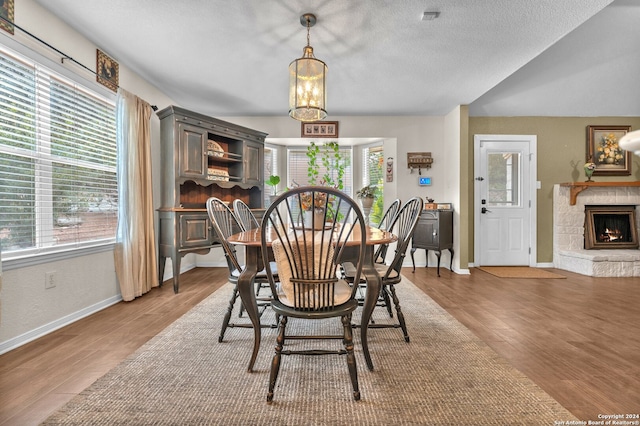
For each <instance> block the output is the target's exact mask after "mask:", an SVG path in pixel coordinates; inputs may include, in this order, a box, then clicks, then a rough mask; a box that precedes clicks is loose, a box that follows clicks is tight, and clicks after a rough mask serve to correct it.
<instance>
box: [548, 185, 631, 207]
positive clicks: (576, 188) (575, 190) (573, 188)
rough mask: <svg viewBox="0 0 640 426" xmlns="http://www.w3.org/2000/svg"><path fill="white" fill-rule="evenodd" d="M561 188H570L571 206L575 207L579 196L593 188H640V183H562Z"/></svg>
mask: <svg viewBox="0 0 640 426" xmlns="http://www.w3.org/2000/svg"><path fill="white" fill-rule="evenodd" d="M560 186H566V187H569V194H570V198H569V205H571V206H575V205H576V199H577V198H578V194H579V193H581V192H582V191H584V190H585V189H587V188H593V187H603V186H607V187H613V186H640V181H627V182H567V183H561V184H560Z"/></svg>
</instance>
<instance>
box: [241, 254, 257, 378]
mask: <svg viewBox="0 0 640 426" xmlns="http://www.w3.org/2000/svg"><path fill="white" fill-rule="evenodd" d="M245 255H246V259H245V262H246V265H245V268H244V270H243V271H242V273H241V274H240V276H239V277H238V293H239V294H240V299H241V300H242V304H243V305H244V308H245V310H246V311H247V315H249V318H250V319H251V324H253V353H252V354H251V360H250V361H249V368H248V371H249V372H251V371H253V365H254V364H255V362H256V358H257V357H258V350H259V349H260V338H261V331H262V330H261V328H260V314H259V312H258V303H257V302H256V295H255V292H254V291H253V287H254V285H253V284H254V281H255V277H256V274H257V273H258V270H259V268H261V266H260V265H261V264H262V255H261V254H260V248H259V247H253V246H246V251H245Z"/></svg>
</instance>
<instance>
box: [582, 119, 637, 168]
mask: <svg viewBox="0 0 640 426" xmlns="http://www.w3.org/2000/svg"><path fill="white" fill-rule="evenodd" d="M630 130H631V126H587V162H588V161H592V162H593V163H594V164H595V165H596V168H595V170H594V171H593V174H594V175H600V176H629V175H630V174H631V152H629V151H625V150H624V149H622V148H620V145H618V141H619V140H620V138H622V137H623V136H624V135H625V134H627V132H629V131H630Z"/></svg>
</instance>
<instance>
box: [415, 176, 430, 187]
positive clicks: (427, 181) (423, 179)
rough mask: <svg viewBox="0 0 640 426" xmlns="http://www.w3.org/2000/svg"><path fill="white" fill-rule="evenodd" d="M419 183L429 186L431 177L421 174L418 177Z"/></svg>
mask: <svg viewBox="0 0 640 426" xmlns="http://www.w3.org/2000/svg"><path fill="white" fill-rule="evenodd" d="M418 184H419V185H420V186H429V185H431V178H430V177H423V176H420V177H419V178H418Z"/></svg>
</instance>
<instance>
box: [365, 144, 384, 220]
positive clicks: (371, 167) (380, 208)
mask: <svg viewBox="0 0 640 426" xmlns="http://www.w3.org/2000/svg"><path fill="white" fill-rule="evenodd" d="M383 169H384V151H383V147H382V145H377V146H368V147H365V148H363V150H362V183H363V185H362V186H367V185H375V186H377V187H378V193H377V195H376V199H375V201H374V203H373V206H372V207H371V213H370V214H369V223H371V224H378V223H379V222H380V220H381V219H382V215H383V214H384V194H383V192H382V191H383V189H384V188H383V186H384V180H383V179H384V171H383Z"/></svg>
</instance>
